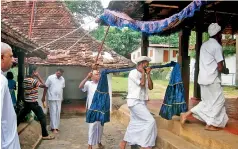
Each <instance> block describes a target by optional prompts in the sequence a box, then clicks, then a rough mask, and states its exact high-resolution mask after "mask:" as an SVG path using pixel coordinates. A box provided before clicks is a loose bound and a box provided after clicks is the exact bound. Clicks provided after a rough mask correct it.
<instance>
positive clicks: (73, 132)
mask: <svg viewBox="0 0 238 149" xmlns="http://www.w3.org/2000/svg"><path fill="white" fill-rule="evenodd" d="M124 132H125V127H124V126H123V125H121V124H118V123H115V122H110V123H106V124H105V126H104V134H103V140H102V143H103V145H105V149H118V148H119V147H118V144H119V143H120V141H121V139H122V138H123V136H124ZM87 136H88V125H87V123H85V116H75V117H74V118H68V119H65V118H63V119H61V126H60V132H59V134H57V135H56V139H55V140H43V141H42V142H41V144H40V146H39V148H38V149H87V145H88V144H87V140H88V139H87ZM96 148H97V146H95V147H94V149H96ZM129 148H130V147H127V149H129Z"/></svg>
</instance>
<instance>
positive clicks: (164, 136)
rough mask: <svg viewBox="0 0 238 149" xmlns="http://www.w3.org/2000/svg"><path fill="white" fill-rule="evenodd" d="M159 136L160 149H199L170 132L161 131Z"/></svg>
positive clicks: (158, 144)
mask: <svg viewBox="0 0 238 149" xmlns="http://www.w3.org/2000/svg"><path fill="white" fill-rule="evenodd" d="M158 134H159V135H158V138H157V142H156V144H157V146H158V148H159V149H199V148H198V147H196V146H195V145H193V144H191V143H189V142H188V141H186V140H184V139H182V138H181V137H179V136H177V135H175V134H173V133H171V132H170V131H168V130H165V129H159V130H158Z"/></svg>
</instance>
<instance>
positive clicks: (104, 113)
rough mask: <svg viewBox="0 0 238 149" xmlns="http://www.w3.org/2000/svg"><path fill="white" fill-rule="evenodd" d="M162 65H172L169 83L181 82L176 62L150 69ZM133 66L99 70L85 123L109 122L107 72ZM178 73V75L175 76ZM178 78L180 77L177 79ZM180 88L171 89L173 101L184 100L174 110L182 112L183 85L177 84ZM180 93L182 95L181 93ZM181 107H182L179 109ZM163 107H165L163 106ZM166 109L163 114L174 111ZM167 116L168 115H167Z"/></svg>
mask: <svg viewBox="0 0 238 149" xmlns="http://www.w3.org/2000/svg"><path fill="white" fill-rule="evenodd" d="M164 67H174V68H175V69H173V72H172V75H171V80H170V84H176V81H179V82H180V83H181V84H182V82H181V80H180V79H181V73H180V70H179V64H178V63H176V62H171V63H168V64H165V65H158V66H151V68H152V69H155V68H164ZM133 69H135V68H124V69H105V70H103V71H102V72H101V78H100V80H99V82H98V87H97V90H96V91H95V94H94V97H93V100H92V104H91V106H90V108H89V109H88V111H87V114H86V122H87V123H94V122H95V121H100V122H101V124H102V125H104V123H106V122H109V121H110V95H109V92H108V81H107V74H109V73H117V72H126V71H130V70H133ZM177 75H180V76H177ZM179 78H180V79H179ZM179 87H180V88H178V90H176V91H174V90H172V91H173V92H172V93H173V94H174V96H175V97H178V98H179V99H177V98H173V101H172V102H174V103H176V102H184V104H182V105H183V106H180V107H179V106H177V108H174V109H176V112H179V111H182V112H184V110H185V109H184V105H185V107H186V103H185V101H184V88H183V85H180V86H179ZM181 94H182V95H181ZM166 96H171V94H168V93H167V94H166ZM165 100H171V98H165ZM164 103H170V101H164ZM180 108H182V109H180ZM164 109H165V108H164ZM165 111H168V112H167V113H165V115H173V114H174V113H176V112H174V111H169V110H165ZM162 117H166V116H162ZM168 117H169V116H168Z"/></svg>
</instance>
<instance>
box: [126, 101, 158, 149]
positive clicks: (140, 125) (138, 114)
mask: <svg viewBox="0 0 238 149" xmlns="http://www.w3.org/2000/svg"><path fill="white" fill-rule="evenodd" d="M129 109H130V123H129V125H128V127H127V130H126V134H125V137H124V141H126V142H128V143H129V145H140V146H141V147H153V146H155V140H156V137H157V126H156V122H155V119H154V118H153V116H152V115H151V113H150V111H149V110H148V109H147V107H146V105H145V104H140V103H139V104H136V105H134V106H131V107H129Z"/></svg>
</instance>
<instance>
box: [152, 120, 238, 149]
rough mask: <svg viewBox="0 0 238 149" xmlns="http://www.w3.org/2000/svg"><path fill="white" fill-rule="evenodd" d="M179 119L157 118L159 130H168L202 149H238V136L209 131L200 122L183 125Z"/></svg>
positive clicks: (221, 131) (222, 131) (224, 132)
mask: <svg viewBox="0 0 238 149" xmlns="http://www.w3.org/2000/svg"><path fill="white" fill-rule="evenodd" d="M179 119H180V118H179V117H177V116H175V117H174V118H173V119H172V120H165V119H163V118H161V117H159V116H158V117H156V122H157V127H158V129H166V130H168V131H170V132H171V133H174V134H176V135H178V136H180V137H182V138H183V139H185V140H187V141H189V142H191V143H192V144H194V145H196V146H197V147H199V148H200V149H238V135H234V134H231V133H228V132H226V131H224V130H220V131H207V130H205V129H204V127H205V125H204V124H202V123H199V122H191V123H186V124H185V125H183V126H182V125H181V124H180V121H179Z"/></svg>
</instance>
